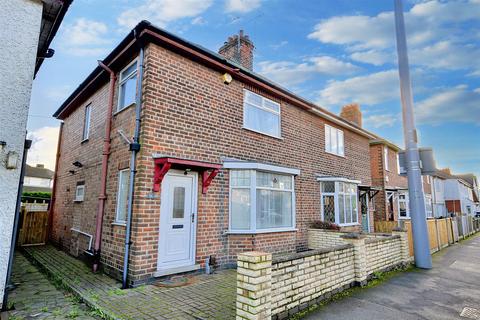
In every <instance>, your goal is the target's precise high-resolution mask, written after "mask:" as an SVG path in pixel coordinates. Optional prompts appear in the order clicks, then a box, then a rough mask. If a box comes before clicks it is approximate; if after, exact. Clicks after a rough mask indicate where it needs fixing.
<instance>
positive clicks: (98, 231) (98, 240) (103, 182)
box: [93, 61, 117, 272]
mask: <svg viewBox="0 0 480 320" xmlns="http://www.w3.org/2000/svg"><path fill="white" fill-rule="evenodd" d="M98 65H99V66H100V67H101V68H103V69H104V70H105V71H106V72H108V73H109V74H110V88H109V95H108V107H107V119H106V120H105V137H104V140H103V153H102V172H101V174H100V195H99V196H98V211H97V219H96V227H95V244H94V248H93V255H94V261H93V272H97V270H98V265H99V264H100V247H101V244H102V226H103V215H104V213H105V200H106V199H107V195H106V191H107V171H108V156H109V155H110V131H111V128H112V113H113V95H114V92H115V83H116V80H117V77H116V76H115V72H113V70H112V69H110V68H109V67H107V65H105V64H104V63H103V62H102V61H98Z"/></svg>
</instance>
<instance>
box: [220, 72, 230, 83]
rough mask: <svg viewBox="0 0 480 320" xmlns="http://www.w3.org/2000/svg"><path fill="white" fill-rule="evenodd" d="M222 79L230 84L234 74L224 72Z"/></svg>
mask: <svg viewBox="0 0 480 320" xmlns="http://www.w3.org/2000/svg"><path fill="white" fill-rule="evenodd" d="M222 80H223V83H225V84H230V82H232V80H233V78H232V76H231V75H230V73H224V74H223V75H222Z"/></svg>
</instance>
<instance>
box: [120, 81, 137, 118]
mask: <svg viewBox="0 0 480 320" xmlns="http://www.w3.org/2000/svg"><path fill="white" fill-rule="evenodd" d="M136 91H137V76H136V75H135V76H133V77H131V78H129V79H128V80H126V81H125V82H123V83H122V84H121V85H120V103H119V106H118V109H119V110H121V109H123V108H125V107H128V106H129V105H131V104H132V103H134V102H135V95H136Z"/></svg>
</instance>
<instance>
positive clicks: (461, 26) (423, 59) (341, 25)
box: [308, 0, 480, 75]
mask: <svg viewBox="0 0 480 320" xmlns="http://www.w3.org/2000/svg"><path fill="white" fill-rule="evenodd" d="M479 16H480V1H478V0H470V1H450V2H443V1H428V2H420V3H417V4H415V5H414V6H413V7H412V8H411V9H410V11H407V12H406V13H405V20H406V22H405V24H406V28H407V41H408V45H409V49H410V50H411V55H412V59H411V60H412V64H417V65H420V66H427V67H430V68H448V69H463V68H465V67H467V68H474V64H472V63H471V61H472V60H469V57H471V56H477V57H478V54H479V51H480V48H478V47H475V46H473V47H472V46H471V45H469V44H468V41H469V40H471V39H472V37H474V36H475V35H476V34H477V30H476V29H475V25H474V24H470V25H466V24H465V23H464V22H466V21H470V20H477V19H478V17H479ZM308 37H309V38H310V39H316V40H318V41H320V42H323V43H328V44H336V45H342V46H345V48H346V50H347V51H349V52H351V58H352V59H353V60H356V61H361V62H365V63H370V64H373V65H382V64H384V63H388V62H392V61H393V59H391V57H395V30H394V17H393V12H392V11H388V12H381V13H379V14H378V15H376V16H366V15H351V16H335V17H331V18H328V19H324V20H322V21H320V22H319V23H318V24H317V25H316V26H315V27H314V30H313V32H311V33H310V34H309V36H308ZM452 39H455V40H456V41H453V40H452ZM454 42H457V43H455V44H454ZM429 55H433V56H434V58H431V59H428V56H429ZM465 57H466V59H464V58H465ZM438 60H440V61H438ZM466 61H468V62H470V64H469V65H467V62H466ZM476 74H480V70H479V69H478V68H474V75H476Z"/></svg>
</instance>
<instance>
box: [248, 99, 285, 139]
mask: <svg viewBox="0 0 480 320" xmlns="http://www.w3.org/2000/svg"><path fill="white" fill-rule="evenodd" d="M280 123H281V121H280V104H279V103H277V102H275V101H273V100H270V99H267V98H265V97H262V96H261V95H258V94H256V93H253V92H251V91H248V90H244V96H243V127H244V128H245V129H249V130H253V131H256V132H259V133H263V134H266V135H269V136H272V137H275V138H280V137H281V129H280Z"/></svg>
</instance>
